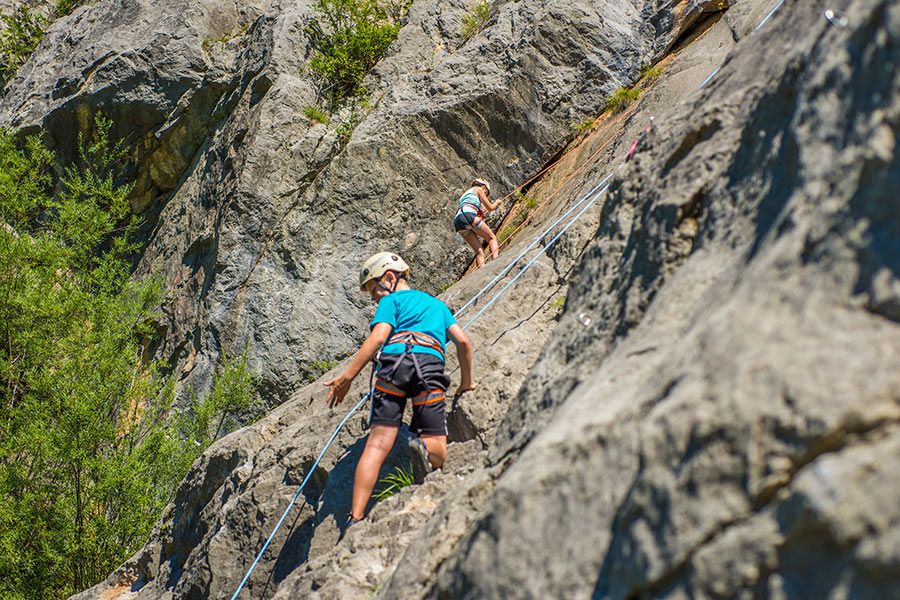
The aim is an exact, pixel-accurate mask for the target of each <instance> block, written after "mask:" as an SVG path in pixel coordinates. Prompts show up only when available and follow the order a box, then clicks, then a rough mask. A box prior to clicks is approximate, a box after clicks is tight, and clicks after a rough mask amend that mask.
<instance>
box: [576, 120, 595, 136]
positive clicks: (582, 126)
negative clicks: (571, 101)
mask: <svg viewBox="0 0 900 600" xmlns="http://www.w3.org/2000/svg"><path fill="white" fill-rule="evenodd" d="M596 122H597V119H595V118H593V117H588V118H587V119H585V120H584V121H573V122H572V124H571V125H570V127H571V128H572V131H574V132H575V133H584V132H585V131H590V130H591V129H592V128H593V127H594V123H596Z"/></svg>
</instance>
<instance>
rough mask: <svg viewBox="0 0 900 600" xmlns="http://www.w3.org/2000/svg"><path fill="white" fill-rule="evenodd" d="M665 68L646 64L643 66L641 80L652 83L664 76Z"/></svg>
mask: <svg viewBox="0 0 900 600" xmlns="http://www.w3.org/2000/svg"><path fill="white" fill-rule="evenodd" d="M662 74H663V68H662V67H659V66H656V65H644V66H643V67H641V81H643V82H644V83H647V84H650V83H653V82H654V81H656V80H657V79H659V78H660V77H662Z"/></svg>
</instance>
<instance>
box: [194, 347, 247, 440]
mask: <svg viewBox="0 0 900 600" xmlns="http://www.w3.org/2000/svg"><path fill="white" fill-rule="evenodd" d="M247 353H248V350H247V349H245V350H244V353H243V354H241V355H240V356H239V357H237V358H229V357H228V355H227V354H224V353H223V354H222V363H221V365H220V367H219V371H218V373H216V375H215V377H213V385H212V389H211V390H210V392H209V393H208V394H206V395H204V396H203V397H202V398H198V397H197V396H196V395H194V396H193V398H192V401H191V410H190V417H189V418H187V419H186V420H185V422H184V425H183V427H182V429H183V430H184V433H185V437H187V439H188V440H189V441H191V442H192V443H193V445H194V447H196V448H200V449H202V448H205V447H207V446H209V445H210V444H211V443H213V442H214V441H216V440H217V439H219V438H220V437H223V436H225V435H227V434H229V433H231V432H232V431H234V430H236V429H238V428H239V427H240V426H241V425H242V424H247V423H249V422H252V421H253V420H255V418H256V417H257V416H258V414H259V412H260V410H261V408H262V407H261V406H260V402H259V400H258V399H257V397H256V381H255V379H254V377H253V375H252V374H251V373H250V371H249V370H248V369H247ZM197 455H199V452H197Z"/></svg>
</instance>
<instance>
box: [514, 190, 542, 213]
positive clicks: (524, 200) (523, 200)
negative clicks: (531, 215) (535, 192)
mask: <svg viewBox="0 0 900 600" xmlns="http://www.w3.org/2000/svg"><path fill="white" fill-rule="evenodd" d="M516 203H517V204H519V206H521V207H523V208H525V209H527V210H528V211H532V210H534V209H535V207H536V206H537V198H535V197H534V196H529V195H528V194H523V193H522V192H516Z"/></svg>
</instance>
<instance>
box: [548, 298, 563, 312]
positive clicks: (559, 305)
mask: <svg viewBox="0 0 900 600" xmlns="http://www.w3.org/2000/svg"><path fill="white" fill-rule="evenodd" d="M565 304H566V297H565V296H559V297H557V298H554V299H553V301H552V302H551V303H550V308H555V309H557V310H559V309H560V308H562V307H563V306H564V305H565Z"/></svg>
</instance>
